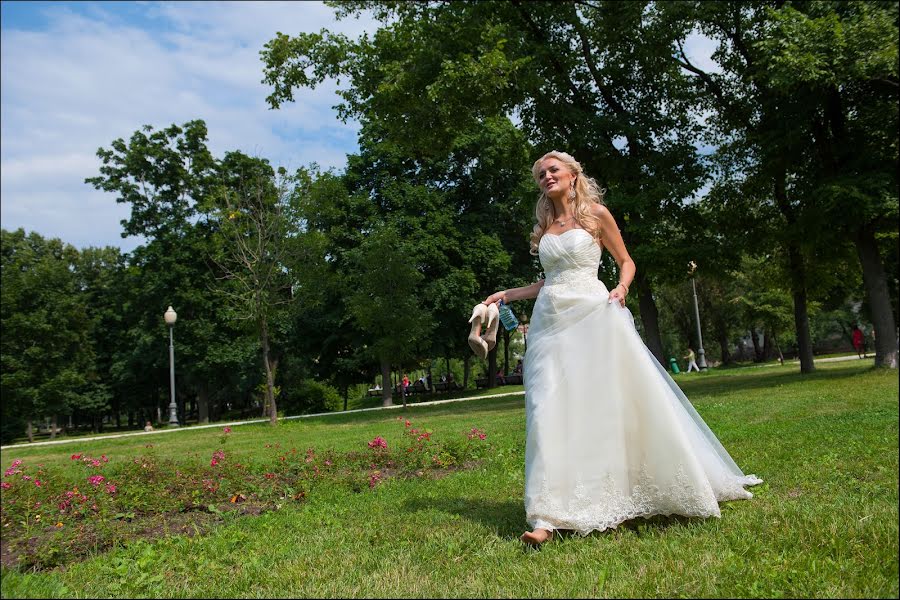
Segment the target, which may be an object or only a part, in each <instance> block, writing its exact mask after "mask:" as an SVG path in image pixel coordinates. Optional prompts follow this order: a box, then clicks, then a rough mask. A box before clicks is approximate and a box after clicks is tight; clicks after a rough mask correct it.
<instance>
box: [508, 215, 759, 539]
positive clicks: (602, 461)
mask: <svg viewBox="0 0 900 600" xmlns="http://www.w3.org/2000/svg"><path fill="white" fill-rule="evenodd" d="M601 253H602V250H601V248H600V246H599V245H598V244H597V243H596V242H595V241H594V239H593V238H592V237H591V235H590V234H589V233H588V232H587V231H585V230H584V229H572V230H569V231H567V232H565V233H563V234H561V235H554V234H545V235H544V236H543V237H542V238H541V241H540V246H539V255H540V260H541V264H542V265H543V267H544V272H545V274H546V280H545V281H544V286H543V288H542V289H541V291H540V293H539V294H538V297H537V301H536V302H535V305H534V312H533V314H532V317H531V326H530V327H529V330H528V349H527V351H526V353H525V360H524V374H525V381H524V383H525V403H526V411H527V416H526V428H527V438H526V447H525V512H526V517H527V520H528V523H529V524H530V525H531V526H532V527H533V528H544V529H550V530H554V529H569V530H575V531H577V532H579V533H581V534H582V535H587V534H588V533H590V532H591V531H595V530H597V531H603V530H604V529H608V528H610V527H616V526H617V525H619V524H620V523H622V522H624V521H627V520H629V519H634V518H635V517H650V516H652V515H670V514H678V515H685V516H692V517H713V516H714V517H718V516H720V513H719V504H718V503H719V502H720V501H723V500H737V499H744V498H751V497H752V496H753V494H751V493H750V492H749V491H747V490H746V489H744V486H747V485H755V484H758V483H761V482H762V480H760V479H759V478H757V477H756V476H754V475H744V474H743V473H742V472H741V470H740V468H738V466H737V465H736V464H735V462H734V461H733V460H732V459H731V456H729V455H728V452H727V451H726V450H725V448H723V447H722V445H721V444H720V443H719V441H718V440H717V439H716V436H715V435H714V434H713V433H712V432H711V431H710V430H709V427H707V426H706V424H705V423H704V422H703V419H701V418H700V416H699V415H698V414H697V412H696V411H695V410H694V408H693V407H692V406H691V404H690V402H688V400H687V398H686V397H685V396H684V394H683V393H682V392H681V390H680V389H679V388H678V386H677V385H676V384H675V382H674V381H672V379H671V377H669V375H668V373H666V371H665V369H663V368H662V367H661V366H660V364H659V362H657V360H656V359H655V358H654V357H653V355H652V354H651V353H650V351H649V350H648V349H647V347H646V346H645V345H644V343H643V341H642V340H641V338H640V335H639V334H638V332H637V330H636V329H635V328H634V320H633V318H632V317H631V313H630V312H629V311H628V309H626V308H622V307H621V306H620V305H619V303H618V302H613V303H612V304H610V303H609V302H608V297H609V291H608V290H607V288H606V286H605V285H604V284H603V282H601V281H600V280H598V279H597V270H598V267H599V265H600V255H601Z"/></svg>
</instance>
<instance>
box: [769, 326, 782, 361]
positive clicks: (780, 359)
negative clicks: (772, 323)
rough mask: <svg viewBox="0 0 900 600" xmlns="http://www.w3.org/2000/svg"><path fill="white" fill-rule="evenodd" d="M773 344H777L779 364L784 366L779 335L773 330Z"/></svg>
mask: <svg viewBox="0 0 900 600" xmlns="http://www.w3.org/2000/svg"><path fill="white" fill-rule="evenodd" d="M772 343H774V344H775V351H776V352H777V353H778V362H779V363H781V364H784V354H782V353H781V346H780V345H778V333H777V332H776V331H775V328H774V327H773V328H772Z"/></svg>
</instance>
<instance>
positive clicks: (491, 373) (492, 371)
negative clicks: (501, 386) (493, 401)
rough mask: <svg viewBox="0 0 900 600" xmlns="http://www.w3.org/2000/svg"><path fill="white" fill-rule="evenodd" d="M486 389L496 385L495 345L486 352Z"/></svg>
mask: <svg viewBox="0 0 900 600" xmlns="http://www.w3.org/2000/svg"><path fill="white" fill-rule="evenodd" d="M487 380H488V384H487V386H488V389H491V388H495V387H497V346H494V349H493V350H491V351H490V352H488V373H487Z"/></svg>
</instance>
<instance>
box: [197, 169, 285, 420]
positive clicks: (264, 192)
mask: <svg viewBox="0 0 900 600" xmlns="http://www.w3.org/2000/svg"><path fill="white" fill-rule="evenodd" d="M219 169H220V172H221V173H222V179H223V181H222V183H221V185H220V187H219V188H218V190H217V192H216V193H215V194H214V201H215V202H216V204H218V206H219V209H218V217H219V229H220V231H221V235H222V242H223V243H222V246H221V252H220V253H219V255H218V256H217V257H216V262H217V263H218V265H219V267H220V268H221V270H222V272H223V278H224V279H226V280H227V281H229V282H231V283H232V284H233V285H230V286H227V287H226V286H220V287H219V288H218V290H219V291H220V292H221V293H222V294H223V295H224V296H225V297H226V298H227V299H228V300H229V303H230V305H231V308H232V310H231V311H230V314H231V315H232V316H235V317H237V318H238V319H247V320H248V321H249V322H251V323H253V324H254V329H255V333H256V335H257V336H258V339H259V347H260V350H261V351H262V362H263V368H264V372H265V375H266V382H265V390H266V406H268V409H269V420H270V423H271V424H272V425H275V424H277V422H278V410H277V406H276V400H275V393H274V389H275V369H276V368H277V364H278V361H277V360H276V359H275V357H274V355H273V354H272V352H271V342H272V340H273V335H272V327H273V325H275V321H276V320H278V319H279V318H281V315H282V314H284V312H285V305H286V304H287V303H289V302H290V301H291V297H292V296H291V281H290V279H289V277H288V271H287V268H286V265H285V259H286V253H287V249H288V237H289V235H290V234H291V232H292V231H293V230H295V225H294V223H292V221H291V211H290V203H289V190H288V188H287V186H288V185H289V182H288V181H287V180H286V179H285V172H284V170H283V169H282V170H280V173H279V175H280V176H281V177H282V180H281V181H278V180H277V179H276V175H275V172H274V171H273V169H272V167H271V166H269V163H268V161H266V160H264V159H258V158H251V157H248V156H246V155H244V154H241V153H239V152H230V153H228V154H226V155H225V158H224V159H223V161H222V163H221V165H220V167H219Z"/></svg>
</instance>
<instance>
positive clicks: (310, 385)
mask: <svg viewBox="0 0 900 600" xmlns="http://www.w3.org/2000/svg"><path fill="white" fill-rule="evenodd" d="M343 402H344V401H343V399H342V398H341V395H340V394H339V393H338V391H337V390H336V389H334V388H333V387H331V386H330V385H328V384H325V383H320V382H318V381H315V380H312V379H307V380H304V381H302V382H299V383H295V384H294V385H291V386H290V387H288V388H287V389H286V390H285V393H284V394H283V395H281V396H280V404H279V408H280V409H281V410H283V411H284V414H286V415H302V414H315V413H324V412H332V411H337V410H341V409H342V408H343Z"/></svg>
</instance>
